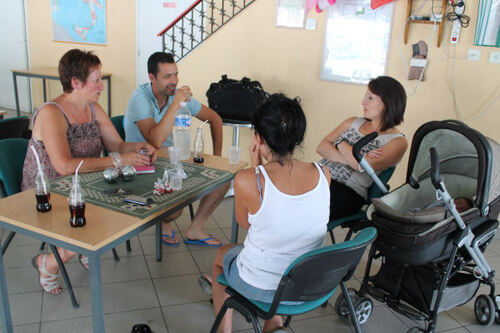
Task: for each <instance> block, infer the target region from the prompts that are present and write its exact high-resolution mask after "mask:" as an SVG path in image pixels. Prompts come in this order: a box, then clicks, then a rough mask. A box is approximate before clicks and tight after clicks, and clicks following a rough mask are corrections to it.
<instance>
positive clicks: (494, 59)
mask: <svg viewBox="0 0 500 333" xmlns="http://www.w3.org/2000/svg"><path fill="white" fill-rule="evenodd" d="M490 64H500V52H490Z"/></svg>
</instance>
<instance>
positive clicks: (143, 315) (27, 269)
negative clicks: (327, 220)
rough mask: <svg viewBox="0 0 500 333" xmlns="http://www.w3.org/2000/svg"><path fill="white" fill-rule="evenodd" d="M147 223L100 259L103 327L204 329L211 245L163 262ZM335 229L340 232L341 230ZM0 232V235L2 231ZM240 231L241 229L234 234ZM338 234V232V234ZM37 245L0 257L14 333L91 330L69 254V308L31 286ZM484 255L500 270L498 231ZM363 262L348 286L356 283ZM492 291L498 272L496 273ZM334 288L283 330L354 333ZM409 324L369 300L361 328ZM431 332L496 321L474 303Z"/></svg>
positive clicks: (227, 211)
mask: <svg viewBox="0 0 500 333" xmlns="http://www.w3.org/2000/svg"><path fill="white" fill-rule="evenodd" d="M232 206H233V199H232V198H228V199H226V200H224V202H223V203H222V204H221V205H220V206H219V207H218V208H217V210H216V212H215V213H214V214H213V216H212V217H211V218H210V220H209V221H208V223H207V225H206V227H207V230H208V231H209V232H210V233H212V234H213V235H215V236H217V237H218V238H220V239H222V240H223V241H224V242H226V243H227V242H228V241H229V237H230V231H231V229H230V227H231V217H232ZM175 223H176V229H177V230H179V231H180V232H181V234H182V232H183V230H184V229H185V228H186V226H187V225H188V223H189V217H188V212H187V209H186V210H185V212H184V214H183V216H182V217H181V218H180V219H178V220H177V221H176V222H175ZM153 231H154V228H150V229H149V230H147V231H146V232H144V233H143V234H141V235H140V236H139V237H134V238H133V239H132V252H130V253H127V252H126V251H125V247H124V246H121V247H119V248H118V252H119V254H120V258H121V260H120V261H119V262H115V261H114V259H113V257H112V256H111V253H107V254H106V255H104V256H103V259H102V281H103V303H104V312H105V324H106V330H107V332H113V333H114V332H120V333H122V332H126V333H128V332H130V329H131V327H132V325H133V324H135V323H142V322H146V323H148V324H149V325H150V326H151V327H152V328H153V330H154V332H156V333H162V332H170V333H189V332H196V333H197V332H208V331H209V327H210V326H211V324H212V322H213V320H214V314H213V310H212V307H211V304H210V302H209V297H208V296H207V295H206V294H205V293H204V292H203V291H202V289H201V288H200V287H199V286H198V284H197V278H198V276H199V275H200V274H201V273H207V272H210V271H211V263H212V260H213V258H214V254H215V251H216V250H215V249H210V248H206V247H199V246H186V245H184V244H181V245H180V246H179V247H178V248H167V247H164V251H165V252H164V260H163V261H162V262H156V261H155V259H154V235H153ZM339 233H342V231H340V232H339ZM5 234H6V233H5V232H3V234H2V238H4V237H5ZM243 237H244V235H243V233H241V237H240V240H241V239H243ZM339 237H342V236H341V235H339ZM39 246H40V243H39V242H38V241H34V240H32V239H30V238H27V237H24V236H22V235H16V237H15V238H14V240H13V242H12V244H11V246H10V248H9V249H8V251H7V253H6V255H5V265H6V272H7V286H8V290H9V293H10V296H9V297H10V302H11V309H12V315H13V321H14V325H15V327H14V331H15V332H16V333H19V332H23V333H34V332H43V333H58V332H61V333H66V332H82V333H84V332H91V331H92V329H91V326H92V324H91V310H90V295H89V285H88V283H89V282H88V274H87V272H86V271H84V270H83V269H82V267H81V266H80V264H79V263H78V262H77V261H76V260H73V261H71V262H69V263H68V264H67V268H68V271H69V274H70V277H71V280H72V283H73V286H74V288H75V294H76V297H77V299H78V302H79V303H80V308H79V309H74V308H73V307H72V306H71V303H70V300H69V297H68V294H67V292H66V291H65V290H64V291H63V293H62V294H61V295H58V296H52V295H48V294H46V293H42V292H41V289H40V287H39V286H38V284H37V274H36V271H35V270H34V269H33V268H32V267H31V265H30V260H29V259H30V258H31V257H32V256H33V255H34V254H35V253H36V252H37V251H38V248H39ZM486 256H487V258H488V261H489V263H490V265H491V266H492V267H493V268H494V269H495V268H496V269H497V270H499V269H500V236H499V235H497V236H496V239H495V240H494V241H493V242H492V244H490V246H489V248H488V250H487V252H486ZM365 262H366V261H365V260H363V261H362V263H361V265H360V267H359V268H358V270H357V272H356V273H355V276H354V278H353V279H352V280H351V281H349V283H348V285H349V286H351V287H354V288H358V287H359V284H360V279H361V277H362V270H363V269H364V265H365ZM496 281H497V292H498V290H500V276H499V277H497V280H496ZM336 298H337V293H336V294H335V295H334V296H333V298H332V299H331V300H330V301H329V304H328V306H327V307H326V308H320V309H317V310H315V311H313V312H311V313H308V314H305V315H301V316H297V317H296V318H294V319H293V320H292V323H291V329H290V332H295V333H299V332H304V333H315V332H321V333H322V332H339V333H341V332H353V331H354V330H353V329H352V327H351V326H348V325H346V323H345V322H344V321H343V320H341V319H339V318H338V317H337V315H336V314H335V311H334V309H333V304H334V302H335V299H336ZM415 325H416V323H415V322H413V321H411V320H409V319H407V318H405V317H403V316H401V315H399V314H396V313H395V312H393V311H392V310H390V309H389V308H388V307H387V306H385V305H383V304H380V303H377V302H375V308H374V311H373V314H372V316H371V318H370V319H369V321H368V323H367V324H366V325H364V326H363V332H368V333H370V332H406V331H407V330H408V329H409V328H410V327H413V326H415ZM234 330H235V331H237V332H252V330H251V325H250V324H248V323H247V322H246V321H245V320H244V319H243V318H242V317H240V316H236V318H235V320H234ZM438 331H440V332H444V331H446V332H450V333H462V332H464V333H465V332H481V333H488V332H499V331H500V326H499V325H498V324H493V325H492V326H490V327H482V326H479V325H477V324H476V321H475V318H474V313H473V301H471V302H469V303H468V304H466V305H464V306H461V307H458V308H455V309H453V310H451V311H448V312H445V313H442V314H441V315H440V317H439V322H438Z"/></svg>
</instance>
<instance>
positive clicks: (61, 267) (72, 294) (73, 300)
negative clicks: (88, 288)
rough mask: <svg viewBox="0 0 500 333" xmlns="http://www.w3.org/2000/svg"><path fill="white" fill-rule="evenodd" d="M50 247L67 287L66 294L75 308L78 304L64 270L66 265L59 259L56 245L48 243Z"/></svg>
mask: <svg viewBox="0 0 500 333" xmlns="http://www.w3.org/2000/svg"><path fill="white" fill-rule="evenodd" d="M50 249H51V250H52V253H53V254H54V257H55V258H56V261H57V265H58V266H59V270H60V271H61V275H62V277H63V280H64V284H65V285H66V288H67V289H68V294H69V297H70V299H71V303H72V304H73V307H74V308H75V309H78V308H79V307H80V305H79V304H78V302H77V301H76V297H75V293H74V292H73V286H71V281H70V279H69V276H68V272H67V271H66V267H64V263H63V262H62V260H61V256H60V255H59V251H57V247H55V246H54V245H50Z"/></svg>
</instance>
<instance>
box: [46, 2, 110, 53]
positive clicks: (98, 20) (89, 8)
mask: <svg viewBox="0 0 500 333" xmlns="http://www.w3.org/2000/svg"><path fill="white" fill-rule="evenodd" d="M51 12H52V32H53V36H54V40H55V41H59V42H73V43H89V44H99V45H106V37H107V36H106V0H72V1H61V0H51Z"/></svg>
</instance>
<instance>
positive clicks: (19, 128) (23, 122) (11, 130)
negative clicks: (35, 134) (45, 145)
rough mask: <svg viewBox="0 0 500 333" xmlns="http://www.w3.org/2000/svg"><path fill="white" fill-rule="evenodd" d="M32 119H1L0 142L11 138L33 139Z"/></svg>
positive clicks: (21, 117)
mask: <svg viewBox="0 0 500 333" xmlns="http://www.w3.org/2000/svg"><path fill="white" fill-rule="evenodd" d="M29 127H30V119H29V118H28V117H26V116H20V117H13V118H6V119H0V140H1V139H9V138H24V139H29V138H31V130H30V129H29Z"/></svg>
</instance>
